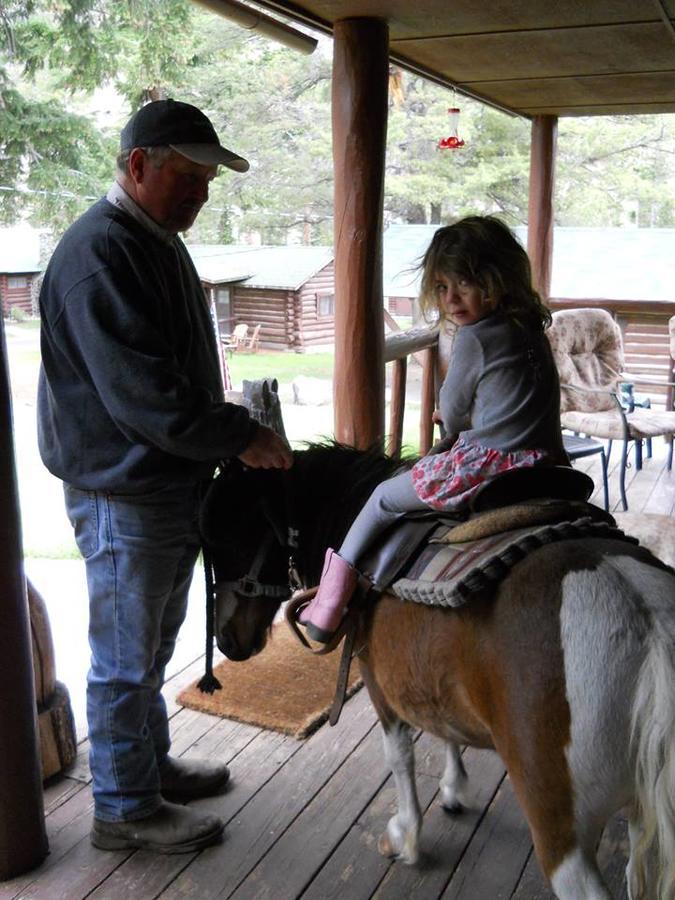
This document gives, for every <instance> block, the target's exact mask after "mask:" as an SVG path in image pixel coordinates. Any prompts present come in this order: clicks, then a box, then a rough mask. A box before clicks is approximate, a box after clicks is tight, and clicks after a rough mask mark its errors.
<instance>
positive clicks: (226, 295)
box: [215, 284, 234, 334]
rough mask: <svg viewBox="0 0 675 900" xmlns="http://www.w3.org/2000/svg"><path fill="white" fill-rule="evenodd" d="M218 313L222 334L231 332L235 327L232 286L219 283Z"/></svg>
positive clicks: (216, 293) (217, 289)
mask: <svg viewBox="0 0 675 900" xmlns="http://www.w3.org/2000/svg"><path fill="white" fill-rule="evenodd" d="M215 301H216V315H217V317H218V328H219V330H220V333H221V334H229V333H230V332H231V331H232V328H233V327H234V321H233V320H232V297H231V291H230V288H229V287H227V286H226V285H222V284H221V285H219V286H218V287H216V288H215Z"/></svg>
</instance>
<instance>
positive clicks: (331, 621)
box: [300, 547, 359, 644]
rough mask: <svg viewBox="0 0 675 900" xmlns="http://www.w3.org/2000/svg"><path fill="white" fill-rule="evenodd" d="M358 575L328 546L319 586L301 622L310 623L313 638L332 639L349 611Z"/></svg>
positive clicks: (308, 625) (308, 631) (327, 641)
mask: <svg viewBox="0 0 675 900" xmlns="http://www.w3.org/2000/svg"><path fill="white" fill-rule="evenodd" d="M358 578H359V573H358V572H357V571H356V569H355V568H354V567H353V566H352V565H350V564H349V563H348V562H347V561H346V560H344V559H342V557H341V556H338V555H337V553H336V552H335V550H332V549H331V548H330V547H329V548H328V550H326V559H325V561H324V564H323V572H322V573H321V582H320V584H319V590H318V591H317V593H316V596H315V597H314V599H313V600H312V602H311V603H310V604H309V606H308V607H307V608H306V609H305V610H303V611H302V613H301V614H300V624H301V625H305V626H306V628H307V634H308V635H309V636H310V637H311V639H312V640H313V641H319V643H321V644H327V643H329V641H330V640H331V638H332V637H333V635H334V634H335V632H336V631H337V629H338V628H339V626H340V623H341V622H342V618H343V616H344V614H345V612H346V611H347V604H348V603H349V601H350V600H351V597H352V594H353V593H354V588H355V587H356V582H357V581H358Z"/></svg>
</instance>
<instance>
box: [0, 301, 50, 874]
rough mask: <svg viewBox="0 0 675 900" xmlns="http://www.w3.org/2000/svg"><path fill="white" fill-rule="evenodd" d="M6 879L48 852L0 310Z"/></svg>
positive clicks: (0, 691)
mask: <svg viewBox="0 0 675 900" xmlns="http://www.w3.org/2000/svg"><path fill="white" fill-rule="evenodd" d="M0 547H2V558H3V562H2V566H0V760H2V765H0V881H4V880H7V879H9V878H13V877H14V876H15V875H20V874H21V873H22V872H26V871H27V870H28V869H32V868H33V867H34V866H37V865H38V864H39V863H40V862H41V861H42V860H43V859H44V858H45V856H46V855H47V852H48V846H47V834H46V831H45V824H44V814H43V804H42V776H41V768H40V751H39V743H38V732H37V715H36V703H35V683H34V679H33V664H32V657H31V646H30V627H29V618H28V603H27V599H26V584H25V578H24V574H23V552H22V547H21V520H20V516H19V500H18V489H17V482H16V469H15V463H14V442H13V432H12V401H11V394H10V388H9V371H8V364H7V346H6V344H5V329H4V324H3V322H2V316H0Z"/></svg>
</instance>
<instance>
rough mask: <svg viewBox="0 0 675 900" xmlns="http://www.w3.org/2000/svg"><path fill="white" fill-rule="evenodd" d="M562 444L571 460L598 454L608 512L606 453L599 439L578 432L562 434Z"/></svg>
mask: <svg viewBox="0 0 675 900" xmlns="http://www.w3.org/2000/svg"><path fill="white" fill-rule="evenodd" d="M563 445H564V447H565V451H566V453H567V455H568V456H569V458H570V459H571V460H575V459H581V458H583V457H585V456H593V455H594V454H596V453H599V454H600V462H601V464H602V488H603V492H604V498H605V511H606V512H609V485H608V482H607V454H606V453H605V447H604V445H603V444H602V442H601V441H595V440H593V438H591V437H581V435H578V434H563Z"/></svg>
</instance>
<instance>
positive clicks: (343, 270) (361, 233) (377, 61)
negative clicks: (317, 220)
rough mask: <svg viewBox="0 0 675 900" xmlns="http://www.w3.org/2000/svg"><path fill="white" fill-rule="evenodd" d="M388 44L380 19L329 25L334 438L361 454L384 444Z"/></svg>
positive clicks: (348, 20) (385, 31)
mask: <svg viewBox="0 0 675 900" xmlns="http://www.w3.org/2000/svg"><path fill="white" fill-rule="evenodd" d="M388 43H389V31H388V28H387V25H386V23H385V22H383V21H380V20H379V19H366V18H364V19H344V20H342V21H340V22H337V23H336V25H335V30H334V45H333V46H334V49H333V99H332V104H333V107H332V115H333V165H334V169H335V225H334V231H335V375H334V388H333V393H334V401H335V406H334V409H335V436H336V438H337V439H338V440H339V441H342V442H344V443H346V444H351V445H353V446H355V447H359V448H362V449H363V448H366V447H369V446H371V445H373V444H375V443H382V441H383V438H384V322H383V297H382V208H383V200H384V157H385V146H386V137H387V112H388V106H387V104H388V95H387V91H388V79H389V60H388Z"/></svg>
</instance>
